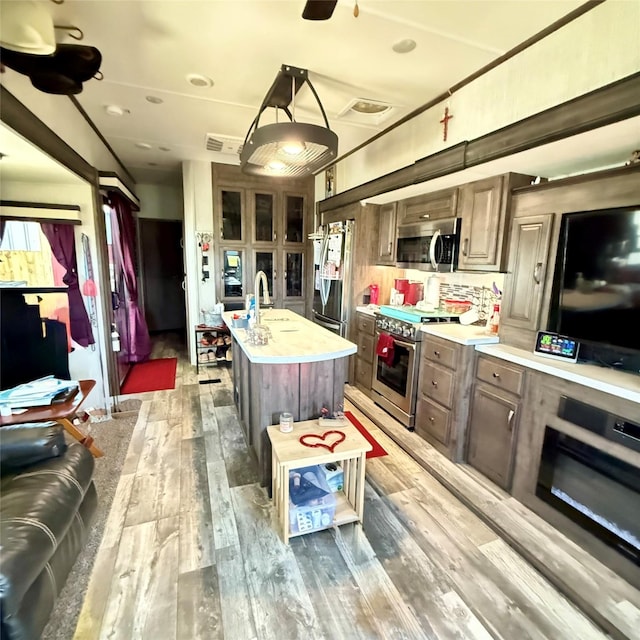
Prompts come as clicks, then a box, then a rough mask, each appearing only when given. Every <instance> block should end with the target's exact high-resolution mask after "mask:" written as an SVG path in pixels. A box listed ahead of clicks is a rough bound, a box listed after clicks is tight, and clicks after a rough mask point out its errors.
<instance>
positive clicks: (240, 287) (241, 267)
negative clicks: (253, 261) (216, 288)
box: [220, 249, 246, 302]
mask: <svg viewBox="0 0 640 640" xmlns="http://www.w3.org/2000/svg"><path fill="white" fill-rule="evenodd" d="M221 259H222V265H221V269H220V273H221V274H222V297H223V299H226V300H232V301H241V302H244V296H245V292H246V275H245V262H244V251H242V250H241V249H223V250H222V253H221Z"/></svg>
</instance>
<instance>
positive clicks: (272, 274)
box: [251, 251, 278, 303]
mask: <svg viewBox="0 0 640 640" xmlns="http://www.w3.org/2000/svg"><path fill="white" fill-rule="evenodd" d="M254 264H255V265H256V271H255V273H258V271H264V272H265V274H266V276H267V283H268V285H269V295H270V296H271V301H272V302H274V303H275V301H276V300H277V297H278V296H277V293H278V292H277V291H275V290H274V282H275V280H276V270H275V255H274V252H273V251H256V252H255V253H254ZM253 276H254V278H255V274H253ZM251 286H253V284H252V285H251ZM254 293H255V292H254ZM261 293H262V296H261V297H260V302H263V301H264V297H263V296H264V292H263V291H262V290H261Z"/></svg>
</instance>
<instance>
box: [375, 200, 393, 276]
mask: <svg viewBox="0 0 640 640" xmlns="http://www.w3.org/2000/svg"><path fill="white" fill-rule="evenodd" d="M396 214H397V203H396V202H388V203H387V204H383V205H381V206H380V210H379V212H378V255H377V258H376V263H377V264H386V265H394V264H395V263H396V238H397V218H396Z"/></svg>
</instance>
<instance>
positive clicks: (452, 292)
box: [404, 269, 504, 325]
mask: <svg viewBox="0 0 640 640" xmlns="http://www.w3.org/2000/svg"><path fill="white" fill-rule="evenodd" d="M430 275H432V274H431V273H426V272H424V271H418V270H416V269H407V270H406V271H405V276H404V277H405V278H408V279H409V280H412V281H415V280H420V281H422V282H424V285H425V290H426V283H427V280H428V278H429V276H430ZM438 276H439V278H440V300H441V301H442V300H445V299H453V300H470V301H471V302H472V303H473V308H475V309H476V310H477V311H478V315H479V317H480V319H479V320H478V321H477V322H476V323H475V324H478V325H484V324H486V322H487V320H488V318H489V316H490V315H491V311H492V309H493V305H494V303H495V302H498V301H499V300H500V296H498V295H496V294H494V293H493V284H494V283H495V285H496V287H497V288H498V289H499V290H500V291H502V288H503V284H504V274H503V273H466V272H461V271H458V272H456V273H439V274H438Z"/></svg>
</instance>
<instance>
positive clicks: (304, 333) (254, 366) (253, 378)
mask: <svg viewBox="0 0 640 640" xmlns="http://www.w3.org/2000/svg"><path fill="white" fill-rule="evenodd" d="M233 315H234V313H233V312H226V313H224V314H223V319H224V321H225V323H226V324H227V326H228V327H229V329H230V331H231V336H232V349H233V351H232V354H233V356H232V360H233V399H234V402H235V404H236V407H237V409H238V416H239V419H240V422H241V424H242V427H243V429H244V433H245V437H246V438H247V442H248V444H249V446H250V447H251V448H252V449H253V451H254V452H255V454H256V457H257V459H258V466H259V470H260V480H261V482H262V484H263V486H266V485H267V484H269V483H270V482H271V447H270V444H269V439H268V437H267V427H268V426H269V425H272V424H278V421H279V417H280V414H281V413H283V412H289V413H292V414H293V418H294V420H295V421H296V422H300V421H303V420H311V419H313V418H317V417H319V416H320V412H321V410H322V408H323V407H326V408H327V409H329V410H330V411H335V410H336V409H338V408H341V407H342V404H343V402H344V384H345V382H346V381H347V375H348V357H349V356H350V355H352V354H354V353H355V352H356V350H357V346H356V345H355V344H354V343H353V342H349V341H348V340H345V339H344V338H341V337H340V336H337V335H335V334H333V333H331V332H330V331H327V330H326V329H323V328H322V327H320V326H319V325H317V324H315V323H313V322H311V321H310V320H307V319H306V318H303V317H302V316H300V315H298V314H297V313H294V312H293V311H290V310H288V309H265V310H264V311H262V312H261V314H260V316H261V322H260V324H261V326H263V327H268V328H269V330H270V332H271V337H270V338H269V342H268V344H266V345H255V344H251V343H250V342H249V340H248V333H247V330H246V329H242V328H237V327H234V326H233V325H234V323H233Z"/></svg>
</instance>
